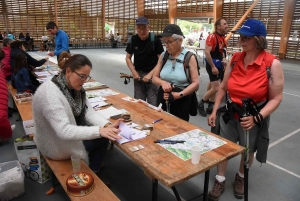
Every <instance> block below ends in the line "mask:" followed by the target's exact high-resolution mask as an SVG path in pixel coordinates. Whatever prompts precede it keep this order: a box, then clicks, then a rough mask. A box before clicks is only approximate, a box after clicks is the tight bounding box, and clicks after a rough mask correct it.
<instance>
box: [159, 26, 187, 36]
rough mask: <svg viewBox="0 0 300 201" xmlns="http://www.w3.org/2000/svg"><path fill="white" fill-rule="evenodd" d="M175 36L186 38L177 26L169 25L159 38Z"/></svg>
mask: <svg viewBox="0 0 300 201" xmlns="http://www.w3.org/2000/svg"><path fill="white" fill-rule="evenodd" d="M173 34H177V35H180V36H183V37H184V35H183V33H182V31H181V29H180V27H179V26H178V25H176V24H168V25H167V26H166V27H165V29H164V31H163V33H161V34H159V35H158V37H165V36H172V35H173Z"/></svg>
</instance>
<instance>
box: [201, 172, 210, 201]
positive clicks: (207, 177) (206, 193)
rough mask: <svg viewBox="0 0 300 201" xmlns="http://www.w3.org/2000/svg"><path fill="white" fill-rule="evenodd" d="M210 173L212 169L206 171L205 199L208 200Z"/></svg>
mask: <svg viewBox="0 0 300 201" xmlns="http://www.w3.org/2000/svg"><path fill="white" fill-rule="evenodd" d="M209 173H210V170H207V171H206V172H205V177H204V192H203V201H207V199H208V185H209Z"/></svg>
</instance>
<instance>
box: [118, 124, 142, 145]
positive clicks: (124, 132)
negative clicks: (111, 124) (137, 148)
mask: <svg viewBox="0 0 300 201" xmlns="http://www.w3.org/2000/svg"><path fill="white" fill-rule="evenodd" d="M119 129H120V130H121V132H120V133H119V135H120V136H121V137H122V139H120V140H117V142H118V143H120V144H123V143H126V142H131V141H134V140H138V139H142V138H145V137H147V133H146V132H145V131H140V130H137V129H134V128H130V127H129V126H127V125H126V124H124V123H123V122H121V123H120V126H119Z"/></svg>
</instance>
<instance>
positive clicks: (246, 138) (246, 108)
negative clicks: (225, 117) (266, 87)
mask: <svg viewBox="0 0 300 201" xmlns="http://www.w3.org/2000/svg"><path fill="white" fill-rule="evenodd" d="M242 104H243V109H244V114H243V116H244V117H247V116H249V115H250V114H249V104H250V99H249V98H244V99H242ZM244 144H245V146H246V150H245V154H244V200H245V201H248V173H249V130H245V131H244Z"/></svg>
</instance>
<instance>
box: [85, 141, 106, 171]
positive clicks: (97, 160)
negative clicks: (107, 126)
mask: <svg viewBox="0 0 300 201" xmlns="http://www.w3.org/2000/svg"><path fill="white" fill-rule="evenodd" d="M83 145H84V147H85V150H86V151H87V152H88V156H89V163H90V165H89V167H90V168H91V169H92V170H93V171H94V172H97V171H99V170H100V167H101V163H102V161H103V159H104V157H105V154H106V151H107V146H108V139H107V138H97V139H93V140H83Z"/></svg>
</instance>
